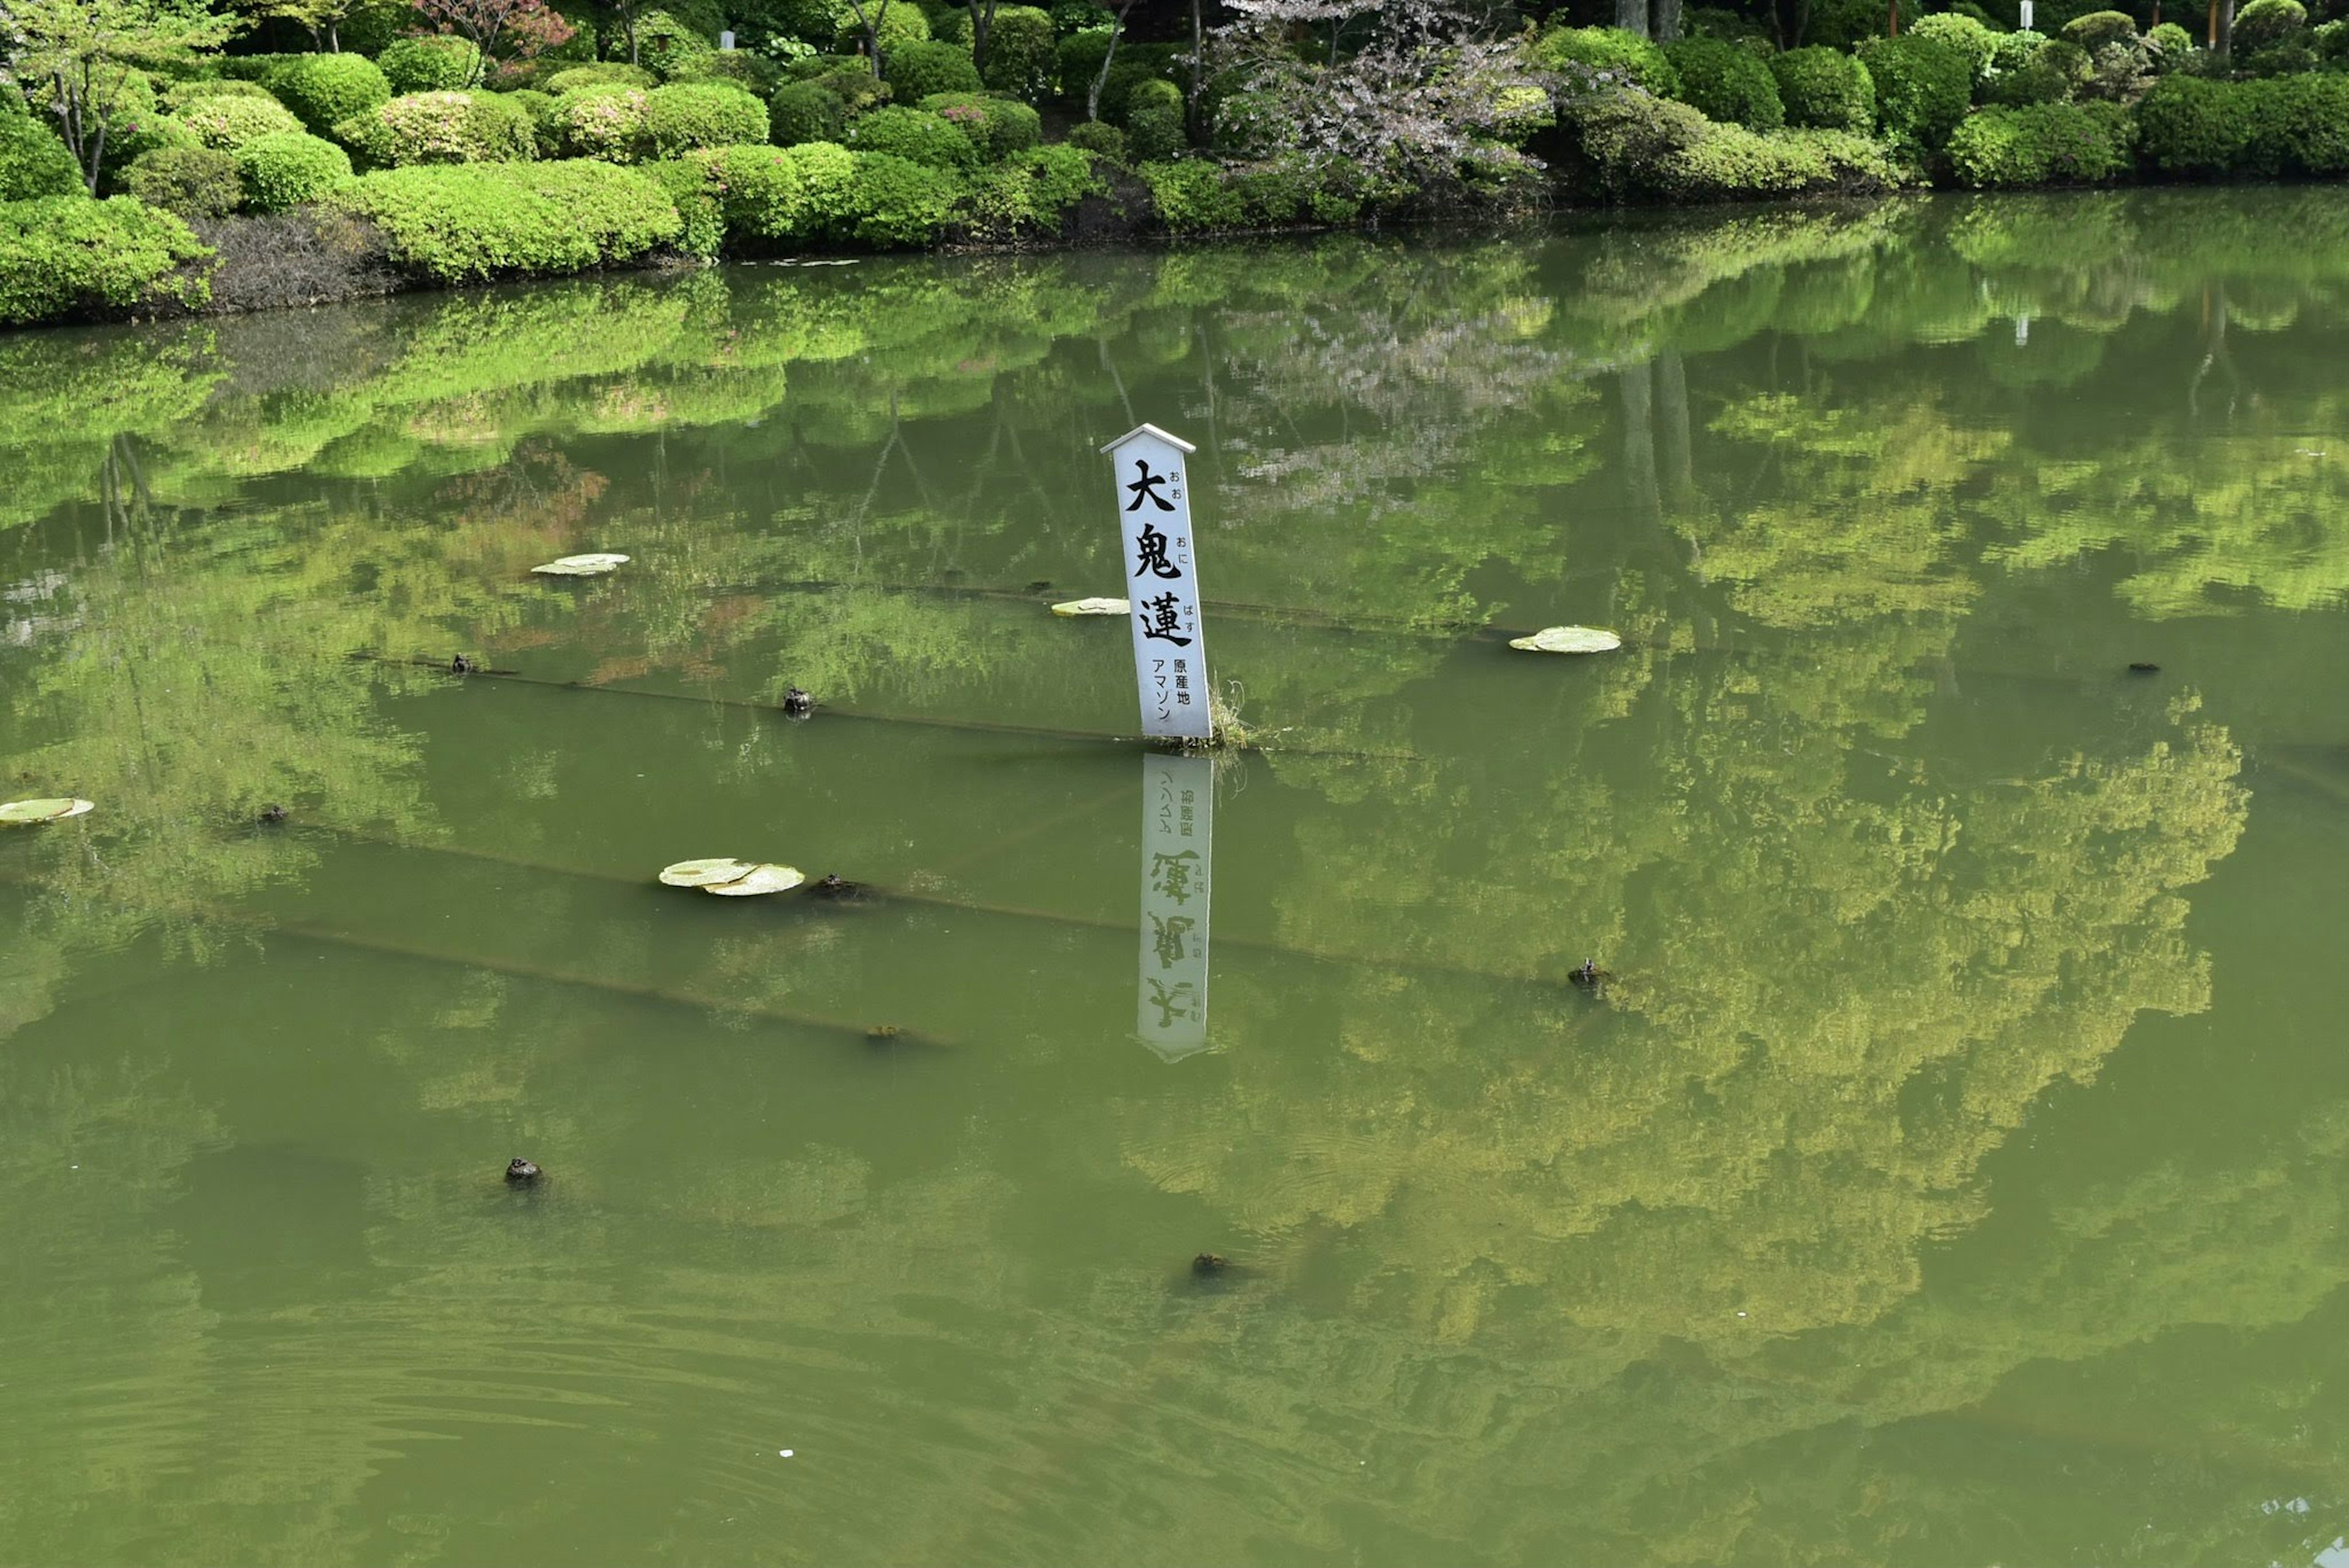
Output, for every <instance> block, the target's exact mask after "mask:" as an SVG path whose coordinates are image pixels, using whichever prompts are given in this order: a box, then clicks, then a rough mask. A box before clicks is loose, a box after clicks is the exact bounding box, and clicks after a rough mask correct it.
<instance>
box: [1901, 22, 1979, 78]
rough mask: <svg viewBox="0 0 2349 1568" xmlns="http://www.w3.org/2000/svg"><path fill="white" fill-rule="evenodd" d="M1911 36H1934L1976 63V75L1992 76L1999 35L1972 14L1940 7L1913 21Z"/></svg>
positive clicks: (1931, 37)
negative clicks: (1932, 13)
mask: <svg viewBox="0 0 2349 1568" xmlns="http://www.w3.org/2000/svg"><path fill="white" fill-rule="evenodd" d="M1909 36H1910V37H1913V38H1930V39H1931V40H1932V41H1933V42H1934V43H1937V44H1940V45H1943V46H1945V47H1949V48H1952V49H1955V50H1957V51H1958V53H1960V54H1961V55H1963V56H1965V57H1966V60H1967V62H1968V63H1969V64H1970V65H1971V66H1972V67H1973V73H1974V75H1973V79H1974V80H1976V81H1980V80H1982V78H1984V77H1986V76H1988V75H1989V74H1990V71H1991V67H1992V62H1993V61H1994V60H1995V59H1996V58H1997V56H1998V35H1997V34H1996V33H1993V32H1992V31H1991V30H1990V29H1989V28H1988V27H1985V26H1982V24H1981V23H1980V22H1977V21H1975V20H1974V19H1973V18H1972V17H1971V16H1962V15H1961V14H1959V13H1958V12H1955V11H1940V12H1936V13H1935V14H1934V15H1932V16H1920V17H1918V18H1917V20H1916V21H1915V22H1914V23H1913V24H1911V25H1910V26H1909Z"/></svg>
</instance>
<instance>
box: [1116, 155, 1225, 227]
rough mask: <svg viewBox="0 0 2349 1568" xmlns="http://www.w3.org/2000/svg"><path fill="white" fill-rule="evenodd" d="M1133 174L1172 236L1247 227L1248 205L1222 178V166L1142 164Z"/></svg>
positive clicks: (1198, 160) (1196, 160)
mask: <svg viewBox="0 0 2349 1568" xmlns="http://www.w3.org/2000/svg"><path fill="white" fill-rule="evenodd" d="M1134 172H1135V173H1136V174H1138V175H1140V176H1141V177H1142V182H1143V184H1144V185H1147V186H1149V187H1150V202H1151V205H1152V206H1153V207H1154V208H1156V209H1157V212H1158V221H1159V222H1160V223H1164V225H1165V226H1166V228H1167V229H1168V230H1169V231H1170V232H1171V233H1174V234H1199V233H1203V232H1205V231H1207V230H1211V229H1237V228H1240V227H1243V226H1244V225H1246V223H1247V217H1248V211H1247V201H1246V200H1245V199H1243V198H1242V196H1241V195H1240V193H1239V192H1238V191H1237V189H1236V188H1235V187H1234V186H1233V184H1232V182H1230V181H1229V180H1227V179H1226V178H1225V177H1224V170H1223V166H1222V165H1221V164H1219V163H1216V162H1213V161H1209V160H1207V159H1205V158H1186V159H1185V160H1183V161H1181V162H1180V163H1144V164H1141V165H1139V166H1138V167H1137V168H1136V169H1135V170H1134Z"/></svg>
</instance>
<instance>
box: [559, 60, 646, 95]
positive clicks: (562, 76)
mask: <svg viewBox="0 0 2349 1568" xmlns="http://www.w3.org/2000/svg"><path fill="white" fill-rule="evenodd" d="M659 81H660V78H658V77H656V76H654V75H653V74H652V72H650V71H648V70H647V69H645V67H642V66H632V65H629V64H628V63H627V62H626V61H625V60H603V61H599V62H598V63H596V64H595V65H592V66H570V67H565V68H564V69H563V70H559V71H557V72H555V73H554V75H553V76H551V77H549V78H546V80H545V81H543V82H542V83H541V84H540V90H542V91H543V92H548V93H552V94H554V96H555V97H557V98H560V97H562V96H563V95H564V93H567V92H576V91H578V90H579V89H580V88H585V87H632V88H646V89H647V90H649V89H651V88H654V87H656V86H657V85H658V84H659Z"/></svg>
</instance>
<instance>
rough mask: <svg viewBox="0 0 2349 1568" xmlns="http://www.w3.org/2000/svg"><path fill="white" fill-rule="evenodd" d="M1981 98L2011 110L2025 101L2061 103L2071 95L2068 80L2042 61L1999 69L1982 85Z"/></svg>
mask: <svg viewBox="0 0 2349 1568" xmlns="http://www.w3.org/2000/svg"><path fill="white" fill-rule="evenodd" d="M2071 96H2072V83H2071V79H2070V78H2067V77H2065V76H2064V73H2063V72H2062V71H2060V70H2057V69H2056V68H2055V67H2054V66H2053V65H2051V64H2049V63H2048V62H2047V61H2045V60H2033V61H2032V62H2031V63H2030V64H2029V65H2027V66H2023V67H2020V68H2018V69H2015V70H2011V71H2001V72H2000V73H1999V74H1998V75H1996V76H1994V77H1992V78H1990V80H1988V81H1986V82H1984V83H1983V84H1982V101H1983V102H1984V103H1989V104H1998V105H2002V106H2004V107H2007V108H2010V109H2014V108H2020V107H2022V106H2023V105H2025V104H2033V103H2062V102H2063V101H2064V99H2068V98H2070V97H2071Z"/></svg>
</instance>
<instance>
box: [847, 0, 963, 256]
mask: <svg viewBox="0 0 2349 1568" xmlns="http://www.w3.org/2000/svg"><path fill="white" fill-rule="evenodd" d="M891 9H892V10H895V7H894V6H892V7H891ZM908 112H916V113H917V112H919V111H918V110H910V111H908ZM954 135H955V137H956V139H957V140H961V139H962V133H961V132H960V131H956V132H954ZM964 145H965V146H968V145H969V144H968V142H965V143H964ZM853 156H854V158H855V160H856V162H855V167H854V171H853V173H852V176H851V178H850V180H849V182H848V186H847V189H846V191H845V192H843V193H842V196H841V198H840V199H839V200H838V202H836V204H834V205H833V207H832V209H831V210H830V211H829V212H828V213H825V214H824V216H825V222H826V226H827V228H828V229H829V230H830V232H831V233H832V234H833V235H834V236H836V237H838V238H841V239H847V240H854V241H855V242H856V243H857V244H867V245H874V246H879V247H882V248H885V249H889V248H897V247H910V246H919V245H926V244H929V243H930V242H931V241H932V240H934V239H936V237H937V235H938V233H939V231H941V230H942V229H944V228H945V227H946V226H947V223H949V222H951V221H952V220H953V217H954V212H955V203H956V202H957V199H958V198H960V196H961V195H962V192H963V182H962V181H961V180H959V179H958V178H957V177H956V175H955V174H954V172H953V171H950V170H947V169H940V168H936V167H934V166H932V165H930V164H926V163H916V162H915V161H912V160H911V159H907V158H899V157H897V156H895V154H894V153H888V152H858V153H855V154H854V155H853Z"/></svg>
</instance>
